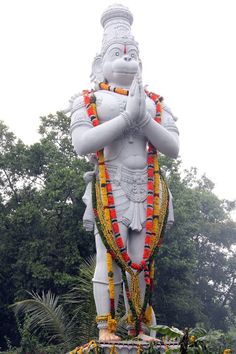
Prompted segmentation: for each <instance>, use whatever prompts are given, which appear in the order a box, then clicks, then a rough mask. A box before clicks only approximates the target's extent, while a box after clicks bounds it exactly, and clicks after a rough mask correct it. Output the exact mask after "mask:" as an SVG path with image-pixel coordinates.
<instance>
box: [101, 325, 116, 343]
mask: <svg viewBox="0 0 236 354" xmlns="http://www.w3.org/2000/svg"><path fill="white" fill-rule="evenodd" d="M99 340H100V341H102V342H109V341H119V340H121V338H120V337H119V336H117V335H115V333H113V332H110V331H109V330H108V329H107V328H104V329H100V330H99Z"/></svg>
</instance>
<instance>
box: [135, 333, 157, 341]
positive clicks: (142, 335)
mask: <svg viewBox="0 0 236 354" xmlns="http://www.w3.org/2000/svg"><path fill="white" fill-rule="evenodd" d="M138 338H139V339H141V340H143V341H144V342H161V341H160V339H157V338H154V337H151V336H148V335H147V334H145V333H144V332H140V333H139V335H138Z"/></svg>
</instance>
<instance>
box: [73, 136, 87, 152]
mask: <svg viewBox="0 0 236 354" xmlns="http://www.w3.org/2000/svg"><path fill="white" fill-rule="evenodd" d="M72 144H73V146H74V150H75V152H76V153H77V154H78V155H79V156H83V155H86V154H87V151H86V146H85V145H84V144H83V141H82V139H79V140H78V139H73V136H72Z"/></svg>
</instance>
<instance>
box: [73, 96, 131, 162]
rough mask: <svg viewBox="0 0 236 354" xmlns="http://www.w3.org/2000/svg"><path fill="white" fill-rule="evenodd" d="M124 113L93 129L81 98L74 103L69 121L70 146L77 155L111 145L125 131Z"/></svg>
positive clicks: (125, 117) (125, 119)
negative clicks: (71, 145)
mask: <svg viewBox="0 0 236 354" xmlns="http://www.w3.org/2000/svg"><path fill="white" fill-rule="evenodd" d="M127 119H128V118H127V116H126V115H125V113H122V114H120V115H119V116H117V117H115V118H113V119H112V120H110V121H107V122H104V123H103V124H101V125H98V126H96V127H93V125H92V123H91V121H90V118H89V117H88V115H87V112H86V108H85V105H84V103H83V97H78V99H77V100H76V101H75V102H74V105H73V109H72V119H71V136H72V144H73V146H74V148H75V150H76V152H77V153H78V154H79V155H87V154H90V153H93V152H96V151H98V150H100V149H102V148H104V146H106V145H109V144H111V143H112V142H113V141H114V140H115V139H116V138H118V137H119V136H120V135H121V134H122V133H123V131H124V130H125V128H126V126H127V124H128V120H127Z"/></svg>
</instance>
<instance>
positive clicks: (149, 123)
mask: <svg viewBox="0 0 236 354" xmlns="http://www.w3.org/2000/svg"><path fill="white" fill-rule="evenodd" d="M132 22H133V16H132V14H131V12H130V11H129V9H128V8H126V7H124V6H123V5H113V6H110V7H109V8H108V9H107V10H106V11H105V12H104V13H103V15H102V18H101V24H102V26H103V28H104V37H103V42H102V50H101V53H100V54H99V55H97V56H96V57H95V59H94V62H93V65H92V81H93V82H94V85H95V88H94V90H92V91H83V93H82V94H81V95H78V96H77V97H74V98H73V99H72V101H71V109H70V110H71V118H72V120H71V135H72V142H73V145H74V148H75V150H76V152H77V153H78V155H83V156H88V157H89V158H90V159H91V161H93V162H94V165H95V170H94V172H88V173H87V174H86V175H85V181H86V183H87V188H86V191H85V195H84V198H83V200H84V202H85V203H86V205H87V208H86V211H85V214H84V224H85V227H86V228H87V230H91V229H93V228H94V233H95V239H96V249H97V263H96V270H95V274H94V278H93V288H94V298H95V303H96V309H97V324H98V328H99V339H100V340H105V341H107V340H119V337H118V336H117V335H116V334H115V331H116V317H115V316H116V307H117V302H118V297H119V293H120V291H121V289H122V287H121V284H122V283H123V286H124V294H125V302H126V310H127V318H128V330H129V333H130V334H131V335H134V336H136V335H139V336H140V338H141V339H144V340H146V339H150V337H148V336H146V335H145V334H144V333H143V323H150V322H151V321H152V320H153V318H154V314H153V310H152V307H151V295H150V294H151V290H152V280H153V271H154V255H155V253H156V249H158V247H159V246H160V241H161V238H162V233H163V230H164V225H165V224H166V223H170V224H171V223H172V222H173V213H172V203H171V195H170V193H169V191H168V189H167V187H166V184H165V181H164V179H163V178H162V176H161V173H160V170H159V167H158V159H157V152H161V153H162V154H165V155H167V156H169V157H172V158H176V157H177V156H178V151H179V140H178V129H177V127H176V124H175V120H176V119H175V117H174V116H173V114H172V113H171V111H170V110H169V108H168V107H167V106H166V105H165V104H164V102H163V100H162V98H161V97H160V96H159V95H156V94H154V93H151V92H148V91H147V90H146V89H145V88H144V87H143V83H142V64H141V60H140V58H139V50H138V43H137V42H136V41H135V40H134V37H133V35H132V34H131V25H132ZM168 204H169V211H168Z"/></svg>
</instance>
